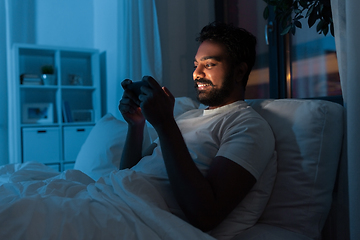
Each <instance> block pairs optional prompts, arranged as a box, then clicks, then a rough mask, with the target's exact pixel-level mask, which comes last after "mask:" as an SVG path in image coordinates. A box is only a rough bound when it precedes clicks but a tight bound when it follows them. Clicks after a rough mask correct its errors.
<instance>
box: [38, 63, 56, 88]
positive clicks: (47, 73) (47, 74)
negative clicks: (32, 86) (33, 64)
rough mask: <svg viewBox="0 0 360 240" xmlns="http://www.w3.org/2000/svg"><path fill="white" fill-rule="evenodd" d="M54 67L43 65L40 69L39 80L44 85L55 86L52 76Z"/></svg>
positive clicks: (53, 76)
mask: <svg viewBox="0 0 360 240" xmlns="http://www.w3.org/2000/svg"><path fill="white" fill-rule="evenodd" d="M54 72H55V70H54V67H53V66H52V65H44V66H42V67H41V73H42V75H41V79H42V80H43V83H44V85H55V80H56V77H55V75H54Z"/></svg>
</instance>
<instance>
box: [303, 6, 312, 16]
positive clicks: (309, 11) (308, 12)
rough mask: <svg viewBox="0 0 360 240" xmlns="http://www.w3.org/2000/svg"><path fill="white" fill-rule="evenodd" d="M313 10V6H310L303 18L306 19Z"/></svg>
mask: <svg viewBox="0 0 360 240" xmlns="http://www.w3.org/2000/svg"><path fill="white" fill-rule="evenodd" d="M313 10H314V5H312V6H311V7H310V8H309V10H308V11H307V13H306V16H305V17H306V18H307V17H309V15H310V14H311V13H312V12H313Z"/></svg>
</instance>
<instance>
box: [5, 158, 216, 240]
mask: <svg viewBox="0 0 360 240" xmlns="http://www.w3.org/2000/svg"><path fill="white" fill-rule="evenodd" d="M0 239H126V240H129V239H146V240H153V239H186V240H188V239H214V238H212V237H211V236H209V235H208V234H206V233H203V232H202V231H200V230H198V229H197V228H195V227H193V226H191V225H190V224H188V223H186V222H185V221H183V220H181V219H180V218H178V217H176V216H175V215H173V214H171V213H170V212H169V211H168V209H167V205H166V204H165V202H164V200H163V199H162V197H161V195H160V194H159V193H158V192H157V190H156V189H155V188H154V187H153V186H152V185H151V184H150V183H149V182H148V181H147V180H146V179H145V178H143V177H142V176H141V175H139V174H136V173H134V172H133V171H131V170H126V171H115V172H113V173H111V174H110V176H109V177H108V178H100V179H99V180H98V181H97V182H94V181H93V180H92V179H91V178H90V177H88V176H87V175H86V174H84V173H82V172H81V171H77V170H68V171H66V172H63V173H58V172H56V171H55V170H52V169H51V168H49V167H47V166H45V165H42V164H39V163H25V164H10V165H5V166H1V167H0Z"/></svg>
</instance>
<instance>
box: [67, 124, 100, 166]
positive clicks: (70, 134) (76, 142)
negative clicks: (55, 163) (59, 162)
mask: <svg viewBox="0 0 360 240" xmlns="http://www.w3.org/2000/svg"><path fill="white" fill-rule="evenodd" d="M92 128H93V127H92V126H83V127H79V126H77V127H64V160H65V161H75V160H76V157H77V155H78V153H79V151H80V149H81V146H82V145H83V144H84V142H85V140H86V138H87V137H88V135H89V133H90V131H91V129H92Z"/></svg>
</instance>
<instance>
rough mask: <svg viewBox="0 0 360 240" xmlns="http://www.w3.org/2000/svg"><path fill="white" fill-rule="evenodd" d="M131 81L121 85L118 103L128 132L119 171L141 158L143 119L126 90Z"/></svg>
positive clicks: (129, 166)
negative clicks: (121, 95) (122, 92)
mask: <svg viewBox="0 0 360 240" xmlns="http://www.w3.org/2000/svg"><path fill="white" fill-rule="evenodd" d="M128 84H131V80H128V79H126V80H124V81H123V82H122V83H121V85H122V87H123V88H124V94H123V97H122V99H121V100H120V103H119V111H120V112H121V114H122V115H123V117H124V119H125V121H126V122H127V123H128V132H127V135H126V140H125V144H124V147H123V152H122V156H121V161H120V169H125V168H131V167H133V166H134V165H136V164H137V163H138V162H139V161H140V159H141V158H142V143H143V135H144V126H145V118H144V116H143V114H142V113H141V109H140V107H139V106H138V102H135V101H137V97H135V96H133V95H132V92H130V91H127V90H126V86H127V85H128Z"/></svg>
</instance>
